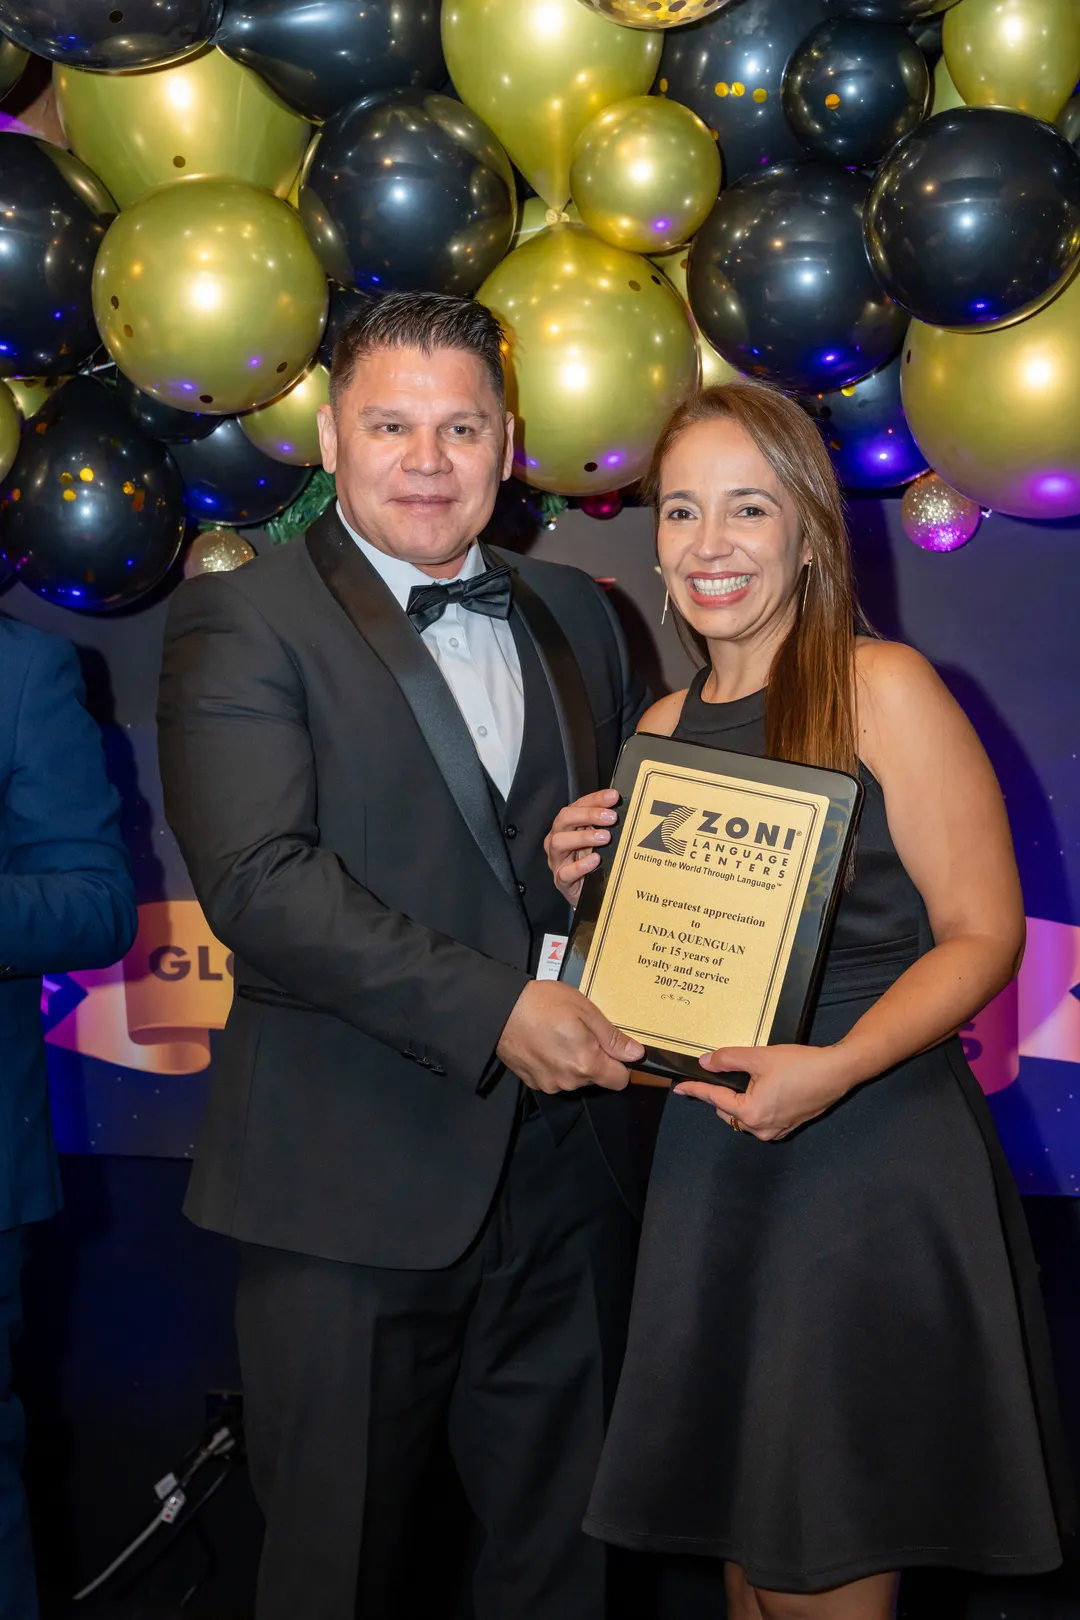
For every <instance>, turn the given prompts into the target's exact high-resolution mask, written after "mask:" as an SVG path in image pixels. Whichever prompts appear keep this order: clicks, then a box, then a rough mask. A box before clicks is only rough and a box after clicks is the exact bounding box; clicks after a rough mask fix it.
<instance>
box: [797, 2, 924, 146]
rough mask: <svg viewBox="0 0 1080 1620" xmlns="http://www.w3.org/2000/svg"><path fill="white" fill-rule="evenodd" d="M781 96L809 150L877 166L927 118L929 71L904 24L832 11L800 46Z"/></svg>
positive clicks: (800, 137) (798, 134)
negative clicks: (836, 13) (843, 14)
mask: <svg viewBox="0 0 1080 1620" xmlns="http://www.w3.org/2000/svg"><path fill="white" fill-rule="evenodd" d="M782 100H783V107H784V113H785V115H786V117H787V121H788V123H789V124H790V125H791V128H792V130H793V131H794V132H795V134H796V135H797V136H798V138H799V140H800V141H801V142H802V144H803V146H805V148H806V150H807V151H808V152H809V153H810V154H811V156H813V157H819V158H824V159H826V161H828V162H832V163H844V164H849V165H851V166H852V167H854V168H861V167H862V166H863V165H864V164H865V165H868V166H872V165H873V164H875V163H878V162H880V160H881V159H882V158H883V157H884V156H885V154H886V152H888V151H889V150H890V149H891V148H892V147H894V146H895V145H896V143H897V141H899V140H901V139H902V138H903V137H904V136H905V135H910V133H911V131H912V130H913V129H914V128H915V127H916V125H918V124H919V123H921V122H922V120H923V118H924V117H925V116H926V110H927V107H928V106H929V105H930V69H929V68H928V67H927V65H926V58H925V56H924V55H923V53H922V51H921V50H920V49H919V47H918V46H917V45H916V43H915V41H914V40H913V39H912V37H911V35H910V34H909V33H908V31H907V29H906V28H901V27H900V25H899V24H898V23H878V22H865V21H864V20H863V19H862V18H861V17H834V18H833V19H832V21H831V22H827V23H822V25H821V27H820V28H815V29H814V32H813V33H812V34H810V35H809V36H808V37H807V38H806V39H804V40H803V42H802V44H801V45H800V46H799V47H798V49H797V50H796V51H795V54H794V55H793V56H792V58H791V60H790V62H789V63H788V66H787V72H786V73H785V74H784V88H783V96H782Z"/></svg>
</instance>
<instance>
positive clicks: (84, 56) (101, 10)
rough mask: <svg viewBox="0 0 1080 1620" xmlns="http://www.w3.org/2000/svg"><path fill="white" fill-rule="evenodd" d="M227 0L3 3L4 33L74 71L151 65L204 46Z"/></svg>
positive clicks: (36, 0) (0, 26)
mask: <svg viewBox="0 0 1080 1620" xmlns="http://www.w3.org/2000/svg"><path fill="white" fill-rule="evenodd" d="M221 6H222V0H0V30H3V32H4V33H5V34H9V35H10V36H11V38H12V39H13V40H14V41H15V43H16V44H17V45H21V46H22V47H23V49H24V50H27V51H33V52H34V54H35V55H36V56H47V57H49V58H50V60H51V61H53V62H66V63H67V64H68V65H69V66H71V67H80V68H98V69H103V70H113V71H115V70H117V69H119V68H140V67H151V66H153V64H154V63H156V62H169V61H172V60H173V59H174V58H175V57H179V56H185V55H186V54H187V53H188V52H189V51H192V50H195V49H197V48H198V46H200V45H203V44H205V43H206V41H207V40H208V39H209V38H210V36H211V35H212V34H213V32H214V30H215V28H216V27H217V25H218V22H219V21H220V18H221Z"/></svg>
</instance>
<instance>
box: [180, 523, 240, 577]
mask: <svg viewBox="0 0 1080 1620" xmlns="http://www.w3.org/2000/svg"><path fill="white" fill-rule="evenodd" d="M254 556H255V547H254V546H250V545H248V542H247V541H246V540H243V539H241V537H240V536H239V535H238V534H236V533H235V532H234V531H233V530H232V529H204V530H203V531H202V533H201V534H197V535H196V536H195V538H194V540H193V541H192V542H191V545H190V546H189V547H188V554H187V556H186V557H185V558H184V578H185V579H194V578H195V576H196V575H197V574H229V573H231V572H232V570H233V569H234V568H243V566H244V564H245V563H249V562H250V561H251V559H252V558H253V557H254Z"/></svg>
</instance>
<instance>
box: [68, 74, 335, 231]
mask: <svg viewBox="0 0 1080 1620" xmlns="http://www.w3.org/2000/svg"><path fill="white" fill-rule="evenodd" d="M53 72H54V75H55V84H56V97H57V104H58V106H59V110H60V117H61V119H62V121H63V125H64V130H65V132H66V134H67V137H68V140H69V141H70V142H71V146H72V149H73V151H74V152H75V155H76V157H81V158H82V160H83V162H84V163H86V164H88V165H89V166H90V168H91V169H93V171H94V173H95V174H96V175H98V176H99V177H100V178H101V180H102V181H103V182H104V184H105V185H106V186H108V188H109V190H110V191H111V192H112V194H113V196H114V197H115V198H116V200H117V202H118V203H119V204H120V206H121V208H128V207H130V205H131V204H132V203H133V202H137V201H138V200H139V198H140V197H144V196H145V195H146V193H147V192H148V191H151V190H152V189H153V188H154V187H155V186H160V185H164V183H165V182H166V181H168V180H179V179H184V178H189V177H191V176H192V175H214V176H223V177H226V178H228V179H230V180H247V181H248V182H250V184H251V185H253V186H265V187H266V189H267V190H268V191H273V192H275V193H276V194H277V195H278V196H279V197H287V196H288V194H289V188H290V187H291V185H292V183H293V181H294V180H295V178H296V175H297V171H298V170H299V168H300V160H301V159H302V158H303V156H304V151H305V148H306V147H307V145H308V140H309V137H310V135H311V125H310V124H309V123H308V122H307V121H306V120H305V119H303V118H301V117H300V116H299V114H298V113H295V112H293V111H292V109H291V108H290V107H286V105H285V103H284V102H283V101H279V100H278V98H277V96H276V95H275V94H274V92H273V91H272V90H270V89H269V88H268V87H267V86H266V85H265V84H264V83H263V81H262V80H261V79H260V78H258V77H257V75H256V74H254V73H252V71H251V69H250V68H246V67H244V66H242V64H241V63H239V62H234V61H233V60H232V59H231V58H230V57H228V56H224V55H223V54H222V52H221V51H219V50H216V49H212V48H208V49H203V50H201V51H199V52H198V53H197V54H196V55H194V56H188V57H185V59H184V60H183V61H181V62H174V63H172V64H170V65H169V66H166V67H154V68H144V69H142V70H140V71H139V72H135V73H89V72H86V71H84V70H83V69H81V68H70V67H62V66H60V65H59V64H57V66H56V67H55V68H54V69H53Z"/></svg>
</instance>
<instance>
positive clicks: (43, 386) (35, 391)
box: [4, 377, 67, 421]
mask: <svg viewBox="0 0 1080 1620" xmlns="http://www.w3.org/2000/svg"><path fill="white" fill-rule="evenodd" d="M4 382H5V383H6V385H7V387H8V388H10V390H11V392H12V394H13V395H14V397H15V403H16V405H17V406H18V407H19V410H20V411H21V412H22V416H23V420H24V421H27V420H28V419H29V418H30V417H31V416H36V415H37V413H38V411H40V409H41V407H42V406H43V405H44V403H45V401H46V400H47V399H48V397H49V395H50V394H52V393H55V392H56V390H57V389H58V388H59V387H60V384H61V383H64V382H67V378H66V377H5V378H4Z"/></svg>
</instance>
